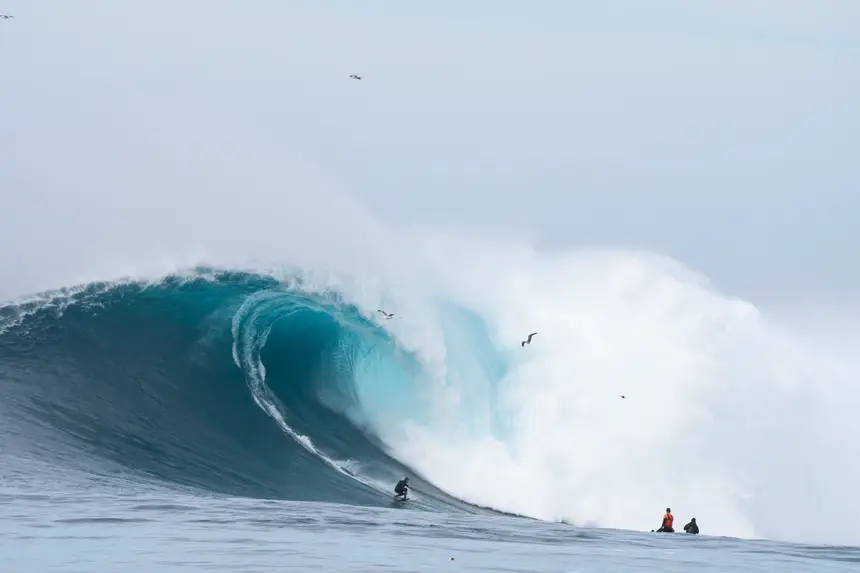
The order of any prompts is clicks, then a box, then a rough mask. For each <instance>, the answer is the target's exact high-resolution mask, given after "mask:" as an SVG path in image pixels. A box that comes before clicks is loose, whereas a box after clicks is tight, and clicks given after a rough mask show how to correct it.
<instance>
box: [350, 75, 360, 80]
mask: <svg viewBox="0 0 860 573" xmlns="http://www.w3.org/2000/svg"><path fill="white" fill-rule="evenodd" d="M349 77H351V78H352V79H354V80H360V79H361V76H357V75H355V74H349Z"/></svg>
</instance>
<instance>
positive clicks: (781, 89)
mask: <svg viewBox="0 0 860 573" xmlns="http://www.w3.org/2000/svg"><path fill="white" fill-rule="evenodd" d="M0 13H9V14H14V15H15V19H12V20H0V114H2V122H0V199H2V205H0V207H2V214H0V227H2V228H0V241H2V249H0V277H2V278H3V281H4V284H5V285H11V284H15V285H16V288H24V283H22V282H20V280H18V282H16V279H15V278H14V277H15V276H20V275H26V274H30V275H32V274H33V272H34V271H33V268H32V267H35V266H40V267H41V266H56V265H62V264H65V265H66V266H67V267H69V268H71V267H73V266H74V265H77V264H80V261H83V260H86V259H87V257H90V256H95V255H96V253H93V252H92V251H93V250H94V249H95V250H98V249H99V247H97V246H96V245H97V244H98V241H99V240H101V241H103V242H104V241H105V240H108V242H110V243H112V244H113V248H115V249H118V250H121V249H122V248H125V245H126V242H127V237H125V238H124V237H122V236H123V235H125V234H126V233H127V232H128V233H132V232H137V234H138V235H141V236H140V237H139V238H138V239H137V241H138V243H137V244H138V245H139V244H140V243H145V242H146V241H147V240H148V239H147V238H146V237H145V235H146V233H144V232H143V231H142V227H138V228H135V226H134V222H133V221H134V217H135V216H136V214H137V213H140V212H147V213H149V214H150V215H151V216H153V217H156V218H157V216H158V213H161V214H163V216H164V217H166V218H168V219H169V218H170V211H171V201H174V200H175V201H180V199H179V196H180V195H182V194H183V193H184V194H186V195H185V196H186V198H188V197H190V198H192V199H188V200H189V201H192V200H197V201H199V200H201V197H204V199H203V200H204V201H210V202H214V203H215V204H219V205H228V204H229V201H228V200H227V199H226V197H228V196H229V197H234V198H235V197H236V195H241V193H242V192H244V190H237V189H236V188H235V187H230V185H229V183H225V180H229V177H228V176H226V175H225V176H224V177H222V174H232V175H233V176H236V174H240V173H243V172H254V173H255V176H256V177H257V178H258V180H266V181H269V182H270V183H272V184H271V185H270V186H269V188H268V190H267V191H266V193H269V195H262V196H258V197H257V200H262V201H264V202H266V201H270V202H271V209H269V210H270V211H276V212H282V213H284V212H287V211H291V212H294V211H296V210H298V209H299V208H298V207H297V206H296V204H295V202H296V200H297V199H298V198H300V197H301V196H302V194H301V192H300V191H299V190H298V184H296V183H295V180H293V185H292V187H290V191H289V192H287V191H285V190H284V189H283V188H279V186H278V185H277V184H274V183H273V182H274V181H275V180H276V179H278V178H282V177H288V176H291V175H294V173H292V172H290V170H291V169H293V167H295V166H297V165H301V166H302V167H301V169H302V170H303V171H304V172H312V173H313V174H314V177H318V178H319V179H320V180H325V181H326V184H327V185H332V186H336V187H337V188H338V189H340V190H342V191H345V192H346V193H348V194H349V195H351V196H353V197H356V198H358V199H359V200H360V201H361V202H362V203H364V205H365V206H366V207H367V208H368V209H370V210H371V211H373V212H375V213H376V214H377V215H378V216H379V217H381V218H382V219H384V220H387V221H390V222H391V223H392V224H412V223H415V222H421V223H424V224H428V225H432V224H436V223H442V222H444V223H445V224H448V225H451V224H457V225H462V226H464V227H469V226H471V225H483V226H486V225H489V226H494V227H496V228H498V229H501V230H505V229H511V230H528V231H529V232H531V233H532V234H536V235H537V236H538V237H539V238H540V240H541V242H542V244H543V245H544V246H546V247H551V248H566V247H570V246H583V245H586V246H588V245H601V246H607V245H610V246H611V245H620V246H635V247H644V248H649V249H653V250H655V251H657V252H660V253H663V254H667V255H670V256H673V257H675V258H677V259H679V260H681V261H682V262H684V263H686V264H688V265H690V266H692V267H693V268H695V269H697V270H699V271H702V272H703V273H705V274H706V275H708V276H709V277H711V278H712V279H713V280H714V282H715V283H716V284H717V285H718V286H719V287H721V288H722V289H723V290H725V291H727V292H729V293H731V294H737V295H740V296H743V297H746V298H748V299H752V300H753V301H754V302H757V303H759V304H766V303H767V302H769V301H770V302H773V301H779V300H782V299H785V298H789V299H792V298H805V297H810V296H817V297H831V298H832V297H839V298H854V297H855V296H856V292H857V289H858V288H860V226H857V225H856V221H857V219H858V216H860V194H858V183H860V176H858V174H857V165H858V154H860V152H858V142H857V140H858V135H860V112H858V108H857V102H858V101H860V89H858V74H857V73H856V67H857V62H858V61H860V40H858V36H857V27H856V25H857V22H860V2H854V1H853V0H845V1H841V2H837V1H827V0H814V1H812V0H807V1H800V0H773V1H767V0H736V1H725V0H724V1H719V2H717V1H701V2H688V1H683V0H653V1H651V2H639V1H635V0H627V1H622V0H606V1H601V2H593V1H588V2H586V1H574V0H554V1H549V0H547V1H542V2H538V1H533V2H524V1H522V2H512V1H505V0H493V1H489V0H487V1H483V0H480V1H479V0H469V1H453V0H450V1H448V0H436V1H434V2H423V1H417V0H416V1H408V2H406V1H395V0H388V1H382V0H376V1H365V2H359V1H347V0H341V1H329V2H319V1H311V0H307V1H289V2H287V1H276V0H267V1H262V0H254V1H251V0H249V1H243V2H226V1H223V0H222V1H217V0H205V1H204V0H187V1H183V2H172V1H171V2H168V1H167V0H149V1H147V2H132V1H127V2H119V1H116V0H79V1H77V2H59V1H55V2H33V1H23V0H18V1H15V0H0ZM352 73H356V74H360V75H362V76H363V78H364V79H363V80H362V81H360V82H358V81H353V80H350V79H349V77H348V76H349V74H352ZM296 169H299V168H298V167H296ZM202 172H206V173H205V176H204V174H203V173H202ZM284 172H288V173H287V175H284ZM207 178H208V179H207ZM156 180H157V182H156ZM207 181H208V182H209V184H210V185H209V186H208V187H207V183H206V182H207ZM215 181H217V183H216V182H215ZM148 185H150V186H151V187H152V188H150V187H148ZM194 186H198V187H200V186H202V187H204V188H206V191H205V193H204V192H203V191H202V190H201V189H197V190H196V191H194V192H190V191H188V188H189V187H194ZM286 186H287V187H289V185H286ZM155 187H159V188H160V191H159V190H157V189H155ZM304 192H305V193H307V194H312V193H314V192H315V191H313V190H312V189H304ZM189 193H190V194H189ZM308 200H309V201H310V199H308ZM151 203H158V204H159V205H160V206H159V207H158V208H157V209H155V208H153V207H152V205H151ZM145 204H146V205H149V206H148V207H147V208H148V209H149V211H147V210H146V209H147V208H144V207H143V206H144V205H145ZM314 212H315V213H316V216H317V217H319V210H317V209H315V210H314ZM182 213H183V215H182V216H188V213H189V211H182ZM174 215H175V217H176V218H179V215H178V214H176V212H174ZM141 216H143V215H141ZM306 218H311V219H312V218H314V213H307V214H306ZM107 219H113V220H114V222H113V223H106V222H105V220H107ZM69 220H72V221H73V223H70V222H69ZM194 224H195V223H194V222H193V221H188V222H187V223H186V225H185V226H184V227H183V228H184V229H185V230H186V231H187V232H188V233H189V234H193V233H194V232H195V227H194ZM321 224H322V223H321ZM332 232H334V229H333V230H332ZM86 237H89V239H90V240H88V241H87V240H85V238H86ZM174 238H175V237H174ZM105 248H107V247H105ZM128 248H131V247H130V246H129V247H128ZM52 257H53V258H52ZM34 261H38V262H34ZM46 276H47V275H46ZM19 283H20V284H19Z"/></svg>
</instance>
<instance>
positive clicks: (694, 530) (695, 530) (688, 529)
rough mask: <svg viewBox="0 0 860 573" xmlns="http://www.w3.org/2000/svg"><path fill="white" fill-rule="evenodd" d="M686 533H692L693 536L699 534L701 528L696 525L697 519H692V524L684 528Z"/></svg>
mask: <svg viewBox="0 0 860 573" xmlns="http://www.w3.org/2000/svg"><path fill="white" fill-rule="evenodd" d="M684 531H686V532H687V533H692V534H693V535H698V534H699V526H698V525H697V524H696V518H695V517H694V518H692V519H691V520H690V523H688V524H687V525H685V526H684Z"/></svg>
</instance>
